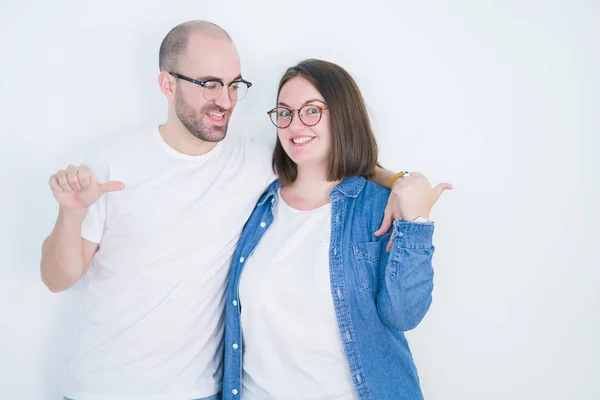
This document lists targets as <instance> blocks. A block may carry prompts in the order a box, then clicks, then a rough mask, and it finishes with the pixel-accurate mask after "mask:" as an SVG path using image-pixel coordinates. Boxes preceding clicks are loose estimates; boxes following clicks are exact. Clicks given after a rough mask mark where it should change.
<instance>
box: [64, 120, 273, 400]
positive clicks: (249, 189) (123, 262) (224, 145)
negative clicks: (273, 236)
mask: <svg viewBox="0 0 600 400" xmlns="http://www.w3.org/2000/svg"><path fill="white" fill-rule="evenodd" d="M104 154H105V156H104V157H102V158H103V159H104V161H103V165H101V166H99V167H98V168H96V169H95V171H94V172H95V174H96V176H97V178H98V181H99V182H104V181H106V180H120V181H123V182H124V183H125V190H123V191H119V192H111V193H108V194H106V195H105V196H103V197H102V198H101V199H100V200H99V201H98V202H96V203H95V204H94V205H93V206H92V207H91V208H90V210H89V212H88V216H87V219H86V220H85V222H84V224H83V227H82V236H83V237H84V238H86V239H88V240H90V241H92V242H95V243H100V246H99V249H98V252H97V253H96V254H95V256H94V257H93V259H92V261H91V263H90V267H89V270H88V272H87V274H86V275H85V277H84V279H83V282H82V293H81V305H80V309H79V315H78V316H77V319H76V323H75V331H74V339H73V342H72V344H71V350H72V354H71V356H70V358H69V360H68V363H67V367H66V375H65V382H64V395H65V396H67V397H69V398H73V399H76V400H97V399H111V400H114V399H119V400H121V399H147V400H158V399H160V400H162V399H165V400H166V399H168V400H190V399H195V398H201V397H205V396H210V395H213V394H215V393H217V392H219V391H220V390H221V379H222V346H223V343H222V341H223V333H224V319H223V318H224V316H223V312H224V299H225V290H226V285H227V277H228V271H229V264H230V258H231V256H232V254H233V251H234V249H235V246H236V243H237V241H238V238H239V235H240V233H241V230H242V227H243V225H244V223H245V222H246V220H247V219H248V217H249V216H250V213H251V212H252V209H253V207H254V205H255V203H256V201H257V200H258V197H259V196H260V194H261V193H262V192H263V191H264V190H265V189H266V187H267V185H268V184H269V183H270V182H271V181H272V180H273V179H274V178H275V176H274V174H273V172H272V170H271V166H270V165H271V156H272V152H271V149H270V148H269V146H267V145H265V146H260V145H257V144H254V143H252V142H250V141H248V140H241V139H234V138H227V139H225V140H224V141H222V142H220V143H218V144H217V145H216V147H215V148H214V149H213V150H211V151H210V152H208V153H207V154H204V155H201V156H187V155H183V154H181V153H179V152H177V151H175V150H174V149H173V148H171V147H169V146H168V145H167V143H166V142H165V141H164V140H163V139H162V137H161V135H160V133H159V131H158V129H157V128H156V129H154V131H145V132H141V133H139V134H135V135H130V136H127V137H124V138H122V139H120V140H119V141H118V142H117V143H113V144H112V145H111V146H110V147H109V148H108V149H107V151H106V152H105V153H104Z"/></svg>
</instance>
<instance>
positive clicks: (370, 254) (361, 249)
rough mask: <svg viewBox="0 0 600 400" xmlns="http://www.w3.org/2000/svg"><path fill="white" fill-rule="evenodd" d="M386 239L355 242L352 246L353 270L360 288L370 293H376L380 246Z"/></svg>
mask: <svg viewBox="0 0 600 400" xmlns="http://www.w3.org/2000/svg"><path fill="white" fill-rule="evenodd" d="M383 243H387V241H384V240H382V241H381V242H364V243H355V244H354V245H353V246H352V250H353V252H354V258H355V268H354V269H355V272H356V275H357V277H358V279H359V281H360V288H361V289H362V290H364V291H366V292H370V293H371V294H373V295H374V294H375V293H377V286H378V285H377V283H378V277H379V274H378V271H379V257H380V251H381V246H383Z"/></svg>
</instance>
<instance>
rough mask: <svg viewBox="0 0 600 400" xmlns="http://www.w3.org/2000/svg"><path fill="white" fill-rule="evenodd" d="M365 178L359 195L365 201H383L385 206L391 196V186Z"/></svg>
mask: <svg viewBox="0 0 600 400" xmlns="http://www.w3.org/2000/svg"><path fill="white" fill-rule="evenodd" d="M363 179H364V180H365V182H364V186H363V189H362V190H361V192H360V194H359V196H358V197H359V198H361V199H362V200H363V201H369V202H373V203H379V202H383V206H384V207H385V205H386V204H387V200H388V198H389V197H390V193H391V190H390V188H387V187H385V186H381V185H379V184H377V183H375V182H373V181H371V180H368V179H366V178H363Z"/></svg>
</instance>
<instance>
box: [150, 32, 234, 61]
mask: <svg viewBox="0 0 600 400" xmlns="http://www.w3.org/2000/svg"><path fill="white" fill-rule="evenodd" d="M192 35H201V36H203V37H207V38H214V39H221V40H225V41H227V42H229V43H233V41H232V40H231V37H230V36H229V34H228V33H227V32H226V31H225V30H224V29H223V28H221V27H220V26H219V25H217V24H214V23H212V22H209V21H202V20H195V21H188V22H184V23H182V24H179V25H177V26H176V27H175V28H173V29H171V30H170V31H169V33H167V36H165V38H164V39H163V41H162V43H161V45H160V52H159V55H158V64H159V68H160V70H161V71H176V70H178V69H179V62H180V59H181V57H182V56H183V55H184V54H185V52H186V50H187V46H188V41H189V38H190V36H192Z"/></svg>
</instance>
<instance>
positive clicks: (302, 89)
mask: <svg viewBox="0 0 600 400" xmlns="http://www.w3.org/2000/svg"><path fill="white" fill-rule="evenodd" d="M313 99H317V100H321V101H324V99H323V96H322V95H321V93H320V92H319V91H318V90H317V88H316V87H314V86H313V84H312V83H310V82H309V81H308V80H306V78H303V77H301V76H296V77H294V78H292V79H290V80H289V81H287V82H286V83H285V85H283V87H282V88H281V92H279V101H280V102H282V103H286V104H288V105H289V106H292V107H299V106H301V105H302V104H303V103H304V102H305V101H307V100H313Z"/></svg>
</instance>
